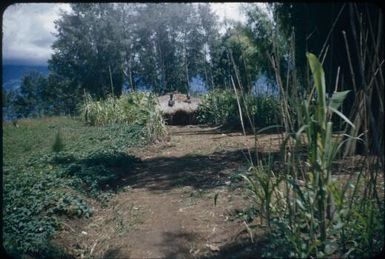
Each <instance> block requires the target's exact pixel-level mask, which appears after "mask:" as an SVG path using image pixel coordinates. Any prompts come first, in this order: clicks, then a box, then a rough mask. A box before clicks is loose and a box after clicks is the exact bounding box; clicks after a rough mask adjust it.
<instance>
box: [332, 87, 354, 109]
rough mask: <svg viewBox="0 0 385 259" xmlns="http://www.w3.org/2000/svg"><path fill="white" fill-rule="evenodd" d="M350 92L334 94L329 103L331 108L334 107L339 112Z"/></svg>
mask: <svg viewBox="0 0 385 259" xmlns="http://www.w3.org/2000/svg"><path fill="white" fill-rule="evenodd" d="M349 92H350V90H348V91H343V92H334V93H333V95H332V97H331V99H330V101H329V107H333V108H334V109H336V110H337V109H338V108H339V107H340V106H341V105H342V103H343V102H344V100H345V98H346V96H347V95H348V93H349Z"/></svg>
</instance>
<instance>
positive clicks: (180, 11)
mask: <svg viewBox="0 0 385 259" xmlns="http://www.w3.org/2000/svg"><path fill="white" fill-rule="evenodd" d="M71 8H72V12H71V13H64V12H63V13H62V14H61V17H60V18H59V19H58V20H57V21H56V28H57V30H58V33H57V35H56V36H57V39H56V41H55V42H54V44H53V49H54V54H53V55H52V58H51V59H50V61H49V68H50V72H51V74H52V77H54V78H57V79H58V80H59V81H62V82H65V84H66V88H68V91H66V93H65V94H67V95H69V94H71V95H72V97H73V98H74V99H76V100H77V101H79V100H80V99H81V96H82V94H83V91H87V92H89V93H91V94H92V95H93V96H95V97H96V98H105V97H107V95H116V96H120V94H121V93H122V90H123V83H124V82H127V83H128V86H129V87H130V88H131V90H134V91H135V90H136V89H137V88H138V87H139V86H142V87H143V86H146V87H147V88H150V89H151V90H153V91H154V92H156V93H161V92H168V91H171V90H179V91H181V92H187V91H188V89H189V81H190V80H191V79H192V78H193V77H194V76H197V75H200V76H201V77H202V78H204V80H205V82H206V83H209V80H210V76H211V75H212V69H213V64H212V63H211V62H210V61H209V58H207V57H209V56H212V52H213V48H214V45H215V43H216V41H217V38H218V36H219V35H218V33H217V30H216V26H217V23H216V18H215V14H214V13H213V12H212V11H211V9H210V7H209V5H207V4H177V3H159V4H152V3H142V4H137V3H136V4H129V3H115V4H112V3H99V4H94V3H92V4H91V3H88V4H87V3H77V4H71ZM210 81H211V80H210ZM74 108H75V107H72V109H74Z"/></svg>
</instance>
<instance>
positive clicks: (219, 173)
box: [124, 149, 278, 191]
mask: <svg viewBox="0 0 385 259" xmlns="http://www.w3.org/2000/svg"><path fill="white" fill-rule="evenodd" d="M272 155H278V154H272ZM259 156H260V157H266V156H267V154H259ZM252 157H255V155H253V154H252ZM247 168H248V162H247V150H246V149H239V150H235V151H226V152H216V153H213V154H211V155H187V156H183V157H157V158H152V159H147V160H144V161H142V163H141V164H140V165H139V167H138V168H137V170H135V171H133V172H131V173H129V175H128V177H127V178H126V179H125V181H124V182H125V184H128V185H130V186H131V187H132V188H147V189H148V190H150V191H165V190H170V189H172V188H176V187H183V186H191V187H193V188H194V189H211V188H215V187H217V186H221V185H225V182H226V181H229V177H231V176H234V173H237V172H244V171H245V170H246V169H247Z"/></svg>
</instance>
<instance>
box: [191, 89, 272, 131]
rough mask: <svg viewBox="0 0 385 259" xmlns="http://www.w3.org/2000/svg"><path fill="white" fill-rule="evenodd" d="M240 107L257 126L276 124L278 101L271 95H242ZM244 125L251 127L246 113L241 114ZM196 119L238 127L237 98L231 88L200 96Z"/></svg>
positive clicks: (202, 121) (201, 121)
mask: <svg viewBox="0 0 385 259" xmlns="http://www.w3.org/2000/svg"><path fill="white" fill-rule="evenodd" d="M242 98H243V102H242V103H240V105H241V106H242V109H247V110H248V113H249V115H250V117H251V119H252V121H253V122H252V124H253V125H257V126H258V127H265V126H267V125H271V124H276V123H277V122H278V120H277V118H278V111H279V103H278V100H277V99H276V98H275V97H273V96H254V95H251V94H243V95H242ZM242 117H243V118H242V120H243V121H246V122H247V124H246V127H251V126H252V125H250V122H249V120H248V119H247V118H246V114H245V115H242ZM198 121H199V122H200V123H207V124H212V125H222V126H224V127H240V126H241V125H240V115H239V112H238V104H237V98H236V96H235V95H234V91H233V90H231V89H224V90H222V89H216V90H213V91H210V92H209V93H207V94H206V95H205V96H203V98H202V104H201V105H200V106H199V110H198Z"/></svg>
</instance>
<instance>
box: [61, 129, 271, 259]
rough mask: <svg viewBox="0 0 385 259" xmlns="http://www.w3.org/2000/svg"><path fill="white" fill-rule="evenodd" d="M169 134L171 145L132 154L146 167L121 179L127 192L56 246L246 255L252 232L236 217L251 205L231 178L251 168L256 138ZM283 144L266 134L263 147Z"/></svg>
mask: <svg viewBox="0 0 385 259" xmlns="http://www.w3.org/2000/svg"><path fill="white" fill-rule="evenodd" d="M169 132H170V140H169V141H168V142H163V143H158V144H154V145H152V146H147V147H144V148H140V149H138V148H137V149H132V150H129V153H130V154H133V155H136V156H138V157H140V158H141V160H142V163H141V164H140V165H139V166H138V167H137V168H135V170H134V172H132V171H131V172H130V173H129V174H128V175H127V177H126V178H123V179H122V182H123V186H124V187H123V191H121V192H118V193H117V194H116V195H115V196H114V197H113V198H112V199H111V200H110V201H109V202H108V204H107V206H105V207H101V206H100V205H98V204H96V203H95V204H94V214H93V216H92V217H91V218H89V219H82V220H77V221H75V220H73V221H69V222H68V224H67V225H66V226H65V227H64V228H63V230H62V231H61V232H60V234H59V235H58V237H57V238H56V241H57V242H59V243H60V245H61V246H64V247H65V249H66V250H67V252H68V253H69V254H72V255H75V256H76V257H85V258H87V257H95V258H164V257H167V258H195V257H215V256H218V257H221V258H223V256H230V255H235V254H237V253H238V256H242V253H245V251H246V252H247V249H244V247H245V246H244V244H245V242H247V241H245V240H248V234H247V231H245V230H246V229H245V226H244V225H243V224H242V222H241V221H240V220H233V219H234V217H232V216H231V215H233V214H234V211H236V210H242V209H244V208H246V207H247V206H248V205H250V201H249V199H248V197H247V195H246V194H245V192H244V190H242V189H240V188H239V187H238V186H237V184H236V183H233V182H232V178H231V176H232V175H234V174H235V173H237V172H240V170H246V169H247V159H246V154H247V152H246V151H245V150H246V149H247V148H248V147H249V148H251V147H253V146H254V137H253V136H247V137H244V136H242V134H241V133H228V134H224V133H220V132H219V131H217V130H216V129H214V128H209V127H201V126H184V127H181V126H170V127H169ZM278 139H279V136H278V135H268V136H267V135H266V138H265V142H264V136H259V144H260V146H261V147H262V148H263V147H271V146H272V145H273V146H275V147H277V146H279V145H277V144H278V143H275V142H277V141H278ZM261 141H262V142H261ZM216 193H218V199H217V204H216V205H214V197H215V195H216ZM237 249H238V251H237ZM249 249H250V248H249ZM243 255H244V254H243Z"/></svg>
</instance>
